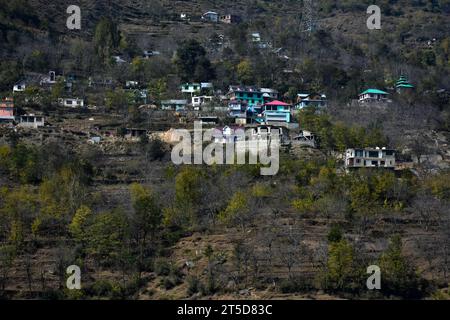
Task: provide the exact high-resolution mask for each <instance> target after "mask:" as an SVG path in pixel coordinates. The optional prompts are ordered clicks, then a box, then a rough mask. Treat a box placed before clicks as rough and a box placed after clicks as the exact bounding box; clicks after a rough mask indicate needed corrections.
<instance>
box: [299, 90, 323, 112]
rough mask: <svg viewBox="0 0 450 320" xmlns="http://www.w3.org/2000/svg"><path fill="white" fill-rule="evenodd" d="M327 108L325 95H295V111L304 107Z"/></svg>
mask: <svg viewBox="0 0 450 320" xmlns="http://www.w3.org/2000/svg"><path fill="white" fill-rule="evenodd" d="M326 106H327V96H326V95H325V94H311V93H299V94H298V95H297V102H296V105H295V109H296V110H301V109H303V108H306V107H316V108H324V107H326Z"/></svg>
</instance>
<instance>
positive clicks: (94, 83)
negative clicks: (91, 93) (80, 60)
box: [88, 77, 115, 88]
mask: <svg viewBox="0 0 450 320" xmlns="http://www.w3.org/2000/svg"><path fill="white" fill-rule="evenodd" d="M88 85H89V87H91V88H97V87H104V88H114V85H115V84H114V81H113V80H112V79H109V78H93V77H89V79H88Z"/></svg>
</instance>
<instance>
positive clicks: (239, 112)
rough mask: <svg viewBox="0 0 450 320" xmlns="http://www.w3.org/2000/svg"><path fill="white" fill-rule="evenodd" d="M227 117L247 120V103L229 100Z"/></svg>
mask: <svg viewBox="0 0 450 320" xmlns="http://www.w3.org/2000/svg"><path fill="white" fill-rule="evenodd" d="M228 115H229V116H230V117H231V118H238V117H245V118H247V103H246V102H245V101H239V100H231V101H230V102H229V103H228Z"/></svg>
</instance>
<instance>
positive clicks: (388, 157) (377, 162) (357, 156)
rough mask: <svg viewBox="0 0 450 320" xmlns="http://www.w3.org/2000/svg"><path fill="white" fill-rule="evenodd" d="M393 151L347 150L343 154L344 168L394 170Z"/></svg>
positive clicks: (384, 149)
mask: <svg viewBox="0 0 450 320" xmlns="http://www.w3.org/2000/svg"><path fill="white" fill-rule="evenodd" d="M395 166H396V159H395V150H391V149H386V148H382V149H380V148H364V149H348V150H347V151H346V153H345V167H346V168H348V169H350V168H389V169H395Z"/></svg>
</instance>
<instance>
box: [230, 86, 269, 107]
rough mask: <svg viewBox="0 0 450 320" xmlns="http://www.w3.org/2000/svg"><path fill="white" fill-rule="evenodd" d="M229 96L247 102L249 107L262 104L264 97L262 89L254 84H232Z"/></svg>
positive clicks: (231, 98)
mask: <svg viewBox="0 0 450 320" xmlns="http://www.w3.org/2000/svg"><path fill="white" fill-rule="evenodd" d="M228 97H229V99H230V100H231V101H232V100H237V101H240V102H245V103H247V105H248V106H249V107H256V106H261V105H263V104H264V98H263V94H262V92H261V90H260V89H259V88H257V87H254V86H230V89H229V91H228Z"/></svg>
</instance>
